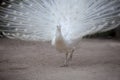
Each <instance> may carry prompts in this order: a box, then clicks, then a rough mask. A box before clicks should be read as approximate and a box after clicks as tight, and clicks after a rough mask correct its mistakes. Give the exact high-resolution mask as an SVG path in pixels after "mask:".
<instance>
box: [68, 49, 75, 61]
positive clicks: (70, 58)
mask: <svg viewBox="0 0 120 80" xmlns="http://www.w3.org/2000/svg"><path fill="white" fill-rule="evenodd" d="M74 51H75V50H74V49H73V50H72V51H71V53H70V57H69V60H72V57H73V52H74Z"/></svg>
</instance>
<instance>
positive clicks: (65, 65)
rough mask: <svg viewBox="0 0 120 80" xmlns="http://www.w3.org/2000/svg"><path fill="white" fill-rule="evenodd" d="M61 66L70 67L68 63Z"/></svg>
mask: <svg viewBox="0 0 120 80" xmlns="http://www.w3.org/2000/svg"><path fill="white" fill-rule="evenodd" d="M60 67H68V65H67V64H64V65H62V66H60Z"/></svg>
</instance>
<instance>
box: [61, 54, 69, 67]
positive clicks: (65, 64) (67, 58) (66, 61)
mask: <svg viewBox="0 0 120 80" xmlns="http://www.w3.org/2000/svg"><path fill="white" fill-rule="evenodd" d="M68 60H69V57H68V52H66V54H65V61H64V64H63V65H62V66H61V67H67V66H68Z"/></svg>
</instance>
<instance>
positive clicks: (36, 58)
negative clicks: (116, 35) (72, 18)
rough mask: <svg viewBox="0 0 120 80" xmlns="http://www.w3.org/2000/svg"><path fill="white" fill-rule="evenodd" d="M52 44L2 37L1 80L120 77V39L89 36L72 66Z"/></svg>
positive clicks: (116, 79) (105, 79)
mask: <svg viewBox="0 0 120 80" xmlns="http://www.w3.org/2000/svg"><path fill="white" fill-rule="evenodd" d="M64 57H65V54H63V53H59V52H57V51H56V50H55V48H54V47H52V46H51V45H50V43H42V42H30V41H29V42H27V41H20V40H8V39H0V80H120V42H119V41H114V40H98V39H85V40H82V41H81V42H80V44H79V49H77V50H76V51H75V54H74V56H73V61H72V62H71V64H70V66H69V67H60V66H61V65H62V64H63V61H64Z"/></svg>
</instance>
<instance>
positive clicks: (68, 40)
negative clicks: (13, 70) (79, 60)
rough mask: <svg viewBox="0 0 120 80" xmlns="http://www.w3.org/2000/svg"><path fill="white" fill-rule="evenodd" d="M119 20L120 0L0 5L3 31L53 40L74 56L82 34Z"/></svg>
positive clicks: (15, 0)
mask: <svg viewBox="0 0 120 80" xmlns="http://www.w3.org/2000/svg"><path fill="white" fill-rule="evenodd" d="M119 24H120V0H9V1H8V0H5V1H4V2H2V3H1V6H0V31H1V32H2V33H3V34H4V35H5V36H7V37H9V38H12V39H14V38H17V39H22V40H39V41H51V43H52V45H54V46H55V48H56V49H57V50H58V51H60V52H64V53H66V59H65V63H64V66H68V64H69V60H70V59H72V54H73V52H74V49H75V46H76V45H77V44H78V43H79V41H80V40H81V39H82V37H83V36H86V35H90V34H94V33H97V32H104V31H108V30H111V29H114V28H116V27H117V26H118V25H119Z"/></svg>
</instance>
